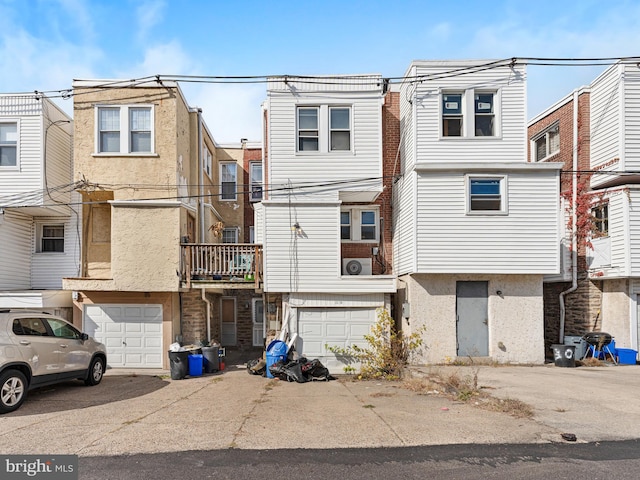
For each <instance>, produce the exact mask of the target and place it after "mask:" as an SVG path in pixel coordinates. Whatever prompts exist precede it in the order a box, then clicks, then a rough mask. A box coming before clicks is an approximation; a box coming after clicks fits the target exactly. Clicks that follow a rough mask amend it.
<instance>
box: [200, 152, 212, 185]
mask: <svg viewBox="0 0 640 480" xmlns="http://www.w3.org/2000/svg"><path fill="white" fill-rule="evenodd" d="M203 157H204V158H203V164H202V168H203V169H204V173H206V174H207V175H208V176H209V178H211V159H212V157H211V152H210V151H209V148H208V147H207V146H206V145H205V147H204V149H203Z"/></svg>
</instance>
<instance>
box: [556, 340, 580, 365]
mask: <svg viewBox="0 0 640 480" xmlns="http://www.w3.org/2000/svg"><path fill="white" fill-rule="evenodd" d="M551 349H552V350H553V361H554V363H555V364H556V367H575V366H576V346H575V345H560V344H556V345H551Z"/></svg>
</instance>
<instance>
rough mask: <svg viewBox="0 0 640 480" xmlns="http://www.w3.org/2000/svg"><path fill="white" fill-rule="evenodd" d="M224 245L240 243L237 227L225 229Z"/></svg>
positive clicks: (223, 232)
mask: <svg viewBox="0 0 640 480" xmlns="http://www.w3.org/2000/svg"><path fill="white" fill-rule="evenodd" d="M222 243H238V229H237V228H236V227H231V228H225V229H223V230H222Z"/></svg>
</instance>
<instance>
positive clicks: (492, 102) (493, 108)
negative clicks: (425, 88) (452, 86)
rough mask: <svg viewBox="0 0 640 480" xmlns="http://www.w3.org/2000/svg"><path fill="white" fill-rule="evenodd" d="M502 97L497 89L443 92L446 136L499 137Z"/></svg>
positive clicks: (443, 130) (442, 105) (442, 109)
mask: <svg viewBox="0 0 640 480" xmlns="http://www.w3.org/2000/svg"><path fill="white" fill-rule="evenodd" d="M498 99H499V96H498V93H497V92H495V91H484V90H479V89H478V90H476V89H469V90H465V91H451V92H443V93H442V95H441V105H440V108H441V114H442V122H441V132H440V135H441V136H442V137H467V138H478V137H497V136H498V135H499V131H498V125H499V122H498V113H499V102H498Z"/></svg>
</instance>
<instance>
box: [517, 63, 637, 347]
mask: <svg viewBox="0 0 640 480" xmlns="http://www.w3.org/2000/svg"><path fill="white" fill-rule="evenodd" d="M563 109H567V110H568V109H571V111H572V117H571V121H570V122H569V121H567V122H566V128H563V123H562V118H561V117H562V110H563ZM556 125H557V135H559V145H558V146H556V144H557V143H558V141H557V140H555V141H554V145H553V147H552V148H551V150H554V151H553V152H550V154H549V155H548V156H546V157H543V156H541V155H535V154H532V156H531V160H532V161H541V162H553V161H559V162H564V165H565V167H564V168H565V170H567V172H568V173H567V174H566V177H567V179H566V180H565V183H566V188H565V191H566V192H567V194H566V195H565V196H564V198H565V199H566V200H565V201H566V203H567V204H568V205H567V211H568V218H567V222H566V223H567V225H568V228H567V235H566V240H565V242H566V243H569V242H573V243H574V245H575V246H576V248H574V249H573V251H575V252H576V258H574V259H573V260H572V262H571V267H570V268H569V272H570V276H569V278H567V276H566V275H565V277H564V278H561V279H559V280H565V281H568V282H567V283H564V284H562V283H557V280H558V279H551V280H556V282H550V283H551V285H550V288H549V290H550V291H553V290H552V289H555V292H554V293H556V294H557V293H558V291H559V290H562V291H564V292H566V293H565V295H564V298H563V301H564V302H563V303H564V305H563V307H564V308H563V310H564V311H559V312H558V313H559V315H557V316H550V318H549V321H548V323H549V324H550V325H551V326H552V328H551V332H552V333H557V337H558V339H560V340H561V339H562V337H563V336H564V335H565V334H567V335H582V334H584V333H586V332H588V331H594V330H601V331H606V332H608V333H610V334H612V335H613V336H614V337H615V340H616V345H617V346H618V347H623V348H631V349H635V350H636V351H637V350H638V338H639V336H640V335H639V333H640V321H639V318H640V315H639V312H638V305H639V302H638V294H640V242H639V240H638V238H640V237H639V236H638V234H637V232H638V228H639V227H638V226H639V225H640V216H639V213H638V209H637V207H636V205H637V204H638V202H639V201H640V187H639V183H640V181H639V178H640V177H639V176H638V171H640V73H639V71H638V68H637V65H635V64H627V63H624V62H619V63H616V64H615V65H612V66H611V67H609V68H607V69H606V70H605V71H604V72H603V73H602V74H601V75H600V76H598V77H597V78H596V79H594V80H593V82H591V84H590V85H589V86H588V87H583V88H581V89H578V90H576V91H575V92H574V93H573V94H571V95H569V96H567V97H566V98H565V99H563V100H561V101H560V102H558V103H556V104H555V105H553V106H551V107H550V108H549V109H547V110H546V111H544V112H542V114H540V115H538V116H537V117H536V118H534V119H533V120H532V122H531V123H530V125H529V139H530V141H531V146H532V149H533V148H535V147H536V146H537V145H539V144H541V143H542V141H541V138H542V136H543V135H546V131H547V130H548V129H549V127H553V128H555V126H556ZM570 126H572V128H569V127H570ZM541 148H542V147H540V149H541ZM571 155H574V156H575V157H576V158H575V160H574V162H575V163H572V164H571V165H572V166H571V168H569V163H568V159H569V158H570V157H571ZM574 206H575V208H574ZM574 212H575V218H574ZM576 224H577V227H574V226H573V225H576ZM553 301H554V299H553V298H550V299H549V302H553ZM550 310H551V311H552V312H553V309H550Z"/></svg>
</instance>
